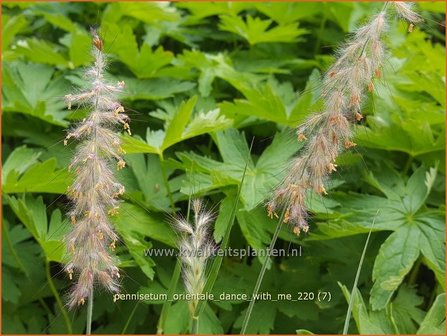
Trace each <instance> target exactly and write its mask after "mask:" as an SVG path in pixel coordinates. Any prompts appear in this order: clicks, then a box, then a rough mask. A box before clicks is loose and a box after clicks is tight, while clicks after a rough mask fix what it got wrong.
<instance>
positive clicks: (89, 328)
mask: <svg viewBox="0 0 447 336" xmlns="http://www.w3.org/2000/svg"><path fill="white" fill-rule="evenodd" d="M92 317H93V287H92V288H91V289H90V295H89V296H88V305H87V327H86V330H85V334H86V335H91V334H92Z"/></svg>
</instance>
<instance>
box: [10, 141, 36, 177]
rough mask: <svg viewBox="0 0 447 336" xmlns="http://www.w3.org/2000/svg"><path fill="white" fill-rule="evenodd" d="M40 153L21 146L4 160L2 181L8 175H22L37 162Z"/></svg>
mask: <svg viewBox="0 0 447 336" xmlns="http://www.w3.org/2000/svg"><path fill="white" fill-rule="evenodd" d="M41 154H42V153H41V152H36V151H35V150H34V149H31V148H27V147H26V146H21V147H18V148H16V149H15V150H14V151H13V152H12V153H11V154H9V156H8V157H7V158H6V162H5V163H4V164H3V169H2V181H5V180H6V179H7V177H8V175H9V174H11V173H12V174H16V175H20V174H23V173H24V172H25V171H26V170H27V169H28V168H29V167H31V166H32V165H34V164H35V163H37V162H38V159H39V157H40V155H41Z"/></svg>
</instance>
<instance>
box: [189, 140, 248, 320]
mask: <svg viewBox="0 0 447 336" xmlns="http://www.w3.org/2000/svg"><path fill="white" fill-rule="evenodd" d="M253 142H254V138H253V139H252V141H251V145H250V150H249V155H250V153H251V150H252V148H253ZM248 162H249V158H247V162H246V163H245V167H244V171H243V173H242V177H241V181H240V184H239V187H238V189H237V194H236V199H235V201H234V206H233V208H232V210H231V215H230V219H229V223H228V226H227V229H226V231H225V235H224V237H223V238H222V242H221V244H220V247H221V249H226V248H227V246H228V242H229V240H230V233H231V229H232V227H233V224H234V220H235V218H236V211H237V209H238V208H239V198H240V196H241V192H242V185H243V184H244V180H245V174H246V172H247V168H248ZM223 257H224V256H223V255H221V254H218V255H217V256H216V257H215V259H214V260H213V263H212V265H211V269H210V273H209V275H208V280H207V281H206V285H205V289H204V293H208V292H210V291H211V289H212V288H213V286H214V283H215V282H216V279H217V275H218V273H219V269H220V266H221V265H222V261H223ZM205 303H206V302H205V301H199V304H198V305H197V309H196V316H200V314H201V313H202V311H203V309H204V308H205Z"/></svg>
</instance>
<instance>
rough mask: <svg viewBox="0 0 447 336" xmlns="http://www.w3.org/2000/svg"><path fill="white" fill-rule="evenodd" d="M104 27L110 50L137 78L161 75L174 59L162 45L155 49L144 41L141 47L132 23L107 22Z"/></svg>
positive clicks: (106, 42)
mask: <svg viewBox="0 0 447 336" xmlns="http://www.w3.org/2000/svg"><path fill="white" fill-rule="evenodd" d="M114 5H115V4H114ZM111 6H113V5H111ZM103 29H106V30H107V31H108V32H109V33H108V34H107V35H106V39H105V44H106V45H107V46H109V49H110V50H108V52H109V53H111V54H113V55H115V56H116V57H118V59H119V60H120V61H121V62H123V63H124V64H126V65H127V66H128V67H129V69H130V70H131V71H132V72H133V73H134V74H135V76H136V77H137V78H140V79H143V78H155V77H160V70H161V69H163V68H164V67H166V66H168V65H169V64H171V62H172V60H173V59H174V55H173V54H172V52H170V51H165V50H164V49H163V47H161V46H160V47H158V48H157V49H155V50H153V49H152V47H151V46H150V45H149V44H148V43H146V42H144V43H143V45H142V46H141V47H140V48H139V47H138V44H137V40H136V37H135V35H134V33H133V31H132V27H131V26H130V25H117V24H115V23H112V24H108V23H106V24H105V25H104V28H103Z"/></svg>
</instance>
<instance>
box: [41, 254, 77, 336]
mask: <svg viewBox="0 0 447 336" xmlns="http://www.w3.org/2000/svg"><path fill="white" fill-rule="evenodd" d="M45 270H46V275H47V281H48V285H49V286H50V290H51V292H52V293H53V296H54V298H55V299H56V303H57V306H58V307H59V310H60V311H61V314H62V316H63V318H64V321H65V325H66V326H67V333H68V334H72V333H73V328H72V326H71V321H70V319H69V318H68V314H67V311H66V310H65V308H64V305H63V304H62V300H61V298H60V296H59V293H58V292H57V290H56V286H54V282H53V278H52V277H51V272H50V262H49V261H48V260H47V261H46V262H45Z"/></svg>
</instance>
